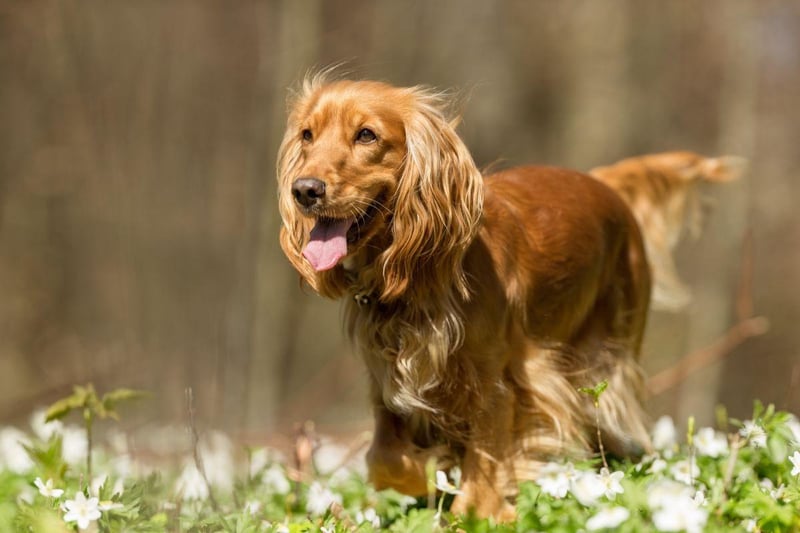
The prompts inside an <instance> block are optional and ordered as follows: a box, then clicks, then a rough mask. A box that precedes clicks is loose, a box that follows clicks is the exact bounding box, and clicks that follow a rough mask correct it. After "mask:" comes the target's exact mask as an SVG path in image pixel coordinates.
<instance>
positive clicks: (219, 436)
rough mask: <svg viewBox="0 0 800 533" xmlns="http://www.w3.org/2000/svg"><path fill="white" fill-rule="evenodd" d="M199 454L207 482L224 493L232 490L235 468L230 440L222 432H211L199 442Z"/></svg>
mask: <svg viewBox="0 0 800 533" xmlns="http://www.w3.org/2000/svg"><path fill="white" fill-rule="evenodd" d="M199 452H200V456H201V458H202V459H203V470H204V471H205V473H206V477H207V478H208V482H209V483H211V484H212V485H213V486H215V487H220V488H222V489H224V490H226V491H227V490H230V489H232V488H233V476H234V472H235V471H236V468H235V465H234V461H233V443H232V442H231V440H230V438H228V436H227V435H225V434H224V433H222V432H219V431H213V432H211V433H209V434H208V436H207V437H206V438H205V439H203V440H201V442H200V446H199Z"/></svg>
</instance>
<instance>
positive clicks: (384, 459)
mask: <svg viewBox="0 0 800 533" xmlns="http://www.w3.org/2000/svg"><path fill="white" fill-rule="evenodd" d="M373 410H374V416H375V436H374V437H373V439H372V445H371V446H370V449H369V451H368V452H367V466H368V468H369V480H370V482H371V483H372V484H373V485H374V486H375V488H376V489H378V490H381V489H387V488H392V489H395V490H397V491H398V492H402V493H403V494H408V495H410V496H422V495H424V494H426V493H427V490H428V481H427V477H426V474H425V465H426V464H427V462H428V460H429V459H430V458H432V457H433V458H435V459H436V460H437V462H438V461H442V460H446V459H445V456H446V455H447V450H446V449H445V447H443V446H435V447H432V448H422V447H420V446H417V445H415V444H414V442H413V440H412V437H411V435H410V433H409V430H408V427H407V426H406V424H405V422H404V421H403V419H402V418H401V417H400V416H398V415H396V414H394V413H392V412H391V411H389V410H388V409H387V408H386V407H385V406H384V405H376V406H375V407H374V408H373Z"/></svg>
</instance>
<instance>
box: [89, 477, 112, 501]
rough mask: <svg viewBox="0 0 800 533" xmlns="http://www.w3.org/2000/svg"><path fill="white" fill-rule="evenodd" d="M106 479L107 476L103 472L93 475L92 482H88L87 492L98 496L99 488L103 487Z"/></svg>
mask: <svg viewBox="0 0 800 533" xmlns="http://www.w3.org/2000/svg"><path fill="white" fill-rule="evenodd" d="M107 479H108V476H107V475H105V474H100V475H99V476H95V478H94V479H92V482H91V483H90V484H89V494H91V495H95V496H99V495H100V489H101V488H103V485H105V484H106V480H107Z"/></svg>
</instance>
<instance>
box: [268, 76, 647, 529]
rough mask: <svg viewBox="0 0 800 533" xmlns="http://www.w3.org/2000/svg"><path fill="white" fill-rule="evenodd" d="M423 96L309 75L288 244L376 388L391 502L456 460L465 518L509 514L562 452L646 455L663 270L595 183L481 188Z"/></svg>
mask: <svg viewBox="0 0 800 533" xmlns="http://www.w3.org/2000/svg"><path fill="white" fill-rule="evenodd" d="M445 106H446V98H443V97H442V96H441V95H438V94H436V93H434V92H432V91H429V90H426V89H423V88H419V87H412V88H399V87H393V86H390V85H387V84H383V83H378V82H370V81H332V82H326V81H325V80H324V79H323V78H322V77H312V78H309V79H308V80H306V81H305V83H304V84H303V86H302V88H301V89H300V90H299V92H298V93H297V94H296V95H295V96H294V98H293V99H292V100H291V102H290V113H289V119H288V124H287V129H286V135H285V137H284V139H283V142H282V144H281V147H280V153H279V161H278V191H279V206H280V212H281V216H282V218H283V228H282V231H281V239H280V240H281V246H282V247H283V250H284V252H285V253H286V256H287V257H288V258H289V260H290V261H291V263H292V264H293V265H294V267H295V268H296V269H297V271H298V272H299V273H300V275H301V276H302V278H303V279H304V280H305V281H307V282H308V283H309V285H311V287H313V288H314V290H316V291H317V292H318V293H320V294H321V295H323V296H327V297H330V298H340V297H344V298H345V302H346V306H347V325H348V331H349V334H350V336H351V337H352V339H353V341H354V343H355V345H356V347H357V349H358V351H359V352H360V354H361V356H362V357H363V359H364V361H365V363H366V366H367V369H368V370H369V379H370V385H371V391H372V392H371V401H372V405H373V411H374V416H375V435H374V439H373V443H372V446H371V448H370V450H369V453H368V457H367V459H368V463H369V469H370V478H371V480H372V482H373V483H374V484H375V485H376V486H377V487H378V488H383V487H394V488H396V489H398V490H400V491H401V492H405V493H408V494H412V495H421V494H424V493H425V492H426V487H427V483H426V478H425V464H426V462H427V461H428V459H429V458H430V457H434V458H435V459H436V460H437V461H438V462H439V465H440V467H441V468H444V467H447V466H449V465H454V464H458V465H460V467H461V470H462V490H463V494H462V495H460V496H458V497H457V498H456V500H455V501H454V503H453V509H454V510H455V511H466V510H468V509H469V508H475V509H476V511H477V512H478V513H479V514H480V515H484V516H486V515H493V516H496V517H498V518H501V519H504V518H510V517H511V516H512V515H513V504H512V503H511V502H513V497H514V494H515V491H516V487H517V485H518V482H519V481H521V480H524V479H531V478H532V477H533V476H534V475H535V473H536V471H537V468H538V465H540V464H541V462H542V461H544V460H547V459H548V458H550V457H552V456H555V455H564V454H577V455H585V454H588V453H591V452H592V450H593V449H594V446H595V445H596V437H595V434H596V428H595V422H594V420H595V413H594V407H593V405H592V403H591V401H590V400H589V399H588V398H586V397H584V396H583V395H581V394H580V393H579V392H577V388H578V387H581V386H592V385H594V384H596V383H597V382H599V381H600V380H603V379H607V380H608V381H609V388H608V390H607V391H606V392H605V393H604V394H603V396H602V400H601V403H600V429H601V430H602V434H603V442H604V444H605V446H606V448H608V449H610V450H611V451H612V452H614V453H617V454H629V453H638V452H641V451H642V450H646V449H647V448H648V447H649V440H648V435H647V431H646V429H645V422H644V420H645V416H644V411H643V409H642V407H641V397H642V392H643V391H642V388H643V386H642V376H641V372H640V370H639V367H638V364H637V362H636V359H637V357H638V353H639V349H640V345H641V337H642V331H643V328H644V325H645V321H646V316H647V309H648V303H649V298H650V270H649V268H648V264H647V261H646V258H645V250H644V245H643V241H642V238H641V235H640V233H639V229H638V225H637V223H636V220H635V218H634V216H633V214H632V213H631V211H630V209H629V208H628V206H627V205H626V204H625V202H624V201H623V199H622V198H621V197H620V196H619V195H617V194H616V193H615V192H614V191H612V190H611V189H610V188H608V187H607V186H606V185H604V184H602V183H601V182H600V181H599V180H596V179H593V178H591V177H588V176H586V175H584V174H581V173H578V172H574V171H569V170H564V169H558V168H551V167H518V168H513V169H509V170H505V171H502V172H499V173H496V174H494V175H491V176H487V177H483V176H482V175H481V174H480V172H479V171H478V169H477V168H476V166H475V164H474V162H473V161H472V158H471V156H470V154H469V151H468V150H467V148H466V147H465V146H464V144H463V142H462V141H461V139H460V138H459V137H458V135H457V134H456V132H455V131H454V127H453V122H452V121H451V120H450V118H449V117H447V116H446V114H445V111H444V109H445Z"/></svg>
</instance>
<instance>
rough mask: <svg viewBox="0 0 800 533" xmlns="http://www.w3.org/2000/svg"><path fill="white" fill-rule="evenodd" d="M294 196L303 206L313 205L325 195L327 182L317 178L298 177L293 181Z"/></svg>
mask: <svg viewBox="0 0 800 533" xmlns="http://www.w3.org/2000/svg"><path fill="white" fill-rule="evenodd" d="M292 196H294V199H295V200H296V201H297V203H298V204H300V205H302V206H303V207H311V206H313V205H314V204H316V203H318V202H319V201H320V199H321V198H323V197H324V196H325V182H324V181H322V180H318V179H317V178H298V179H296V180H295V181H294V183H292Z"/></svg>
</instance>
